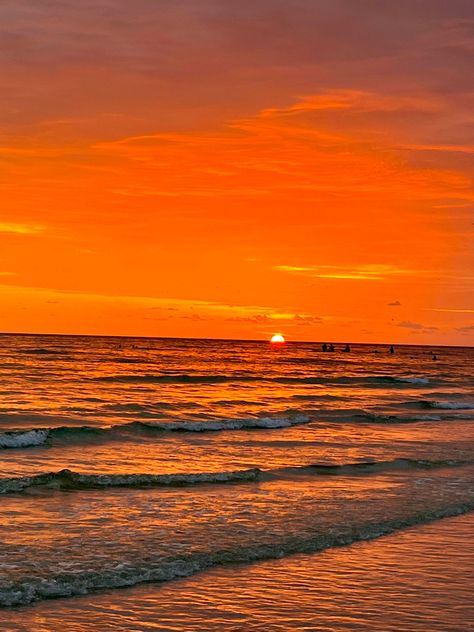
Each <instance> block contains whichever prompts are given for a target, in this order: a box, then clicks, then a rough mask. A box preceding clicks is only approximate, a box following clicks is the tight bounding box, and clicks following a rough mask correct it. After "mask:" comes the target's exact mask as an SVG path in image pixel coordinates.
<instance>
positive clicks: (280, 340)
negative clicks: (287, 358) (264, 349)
mask: <svg viewBox="0 0 474 632" xmlns="http://www.w3.org/2000/svg"><path fill="white" fill-rule="evenodd" d="M270 342H271V343H272V345H281V344H283V343H284V342H285V339H284V338H283V336H282V335H281V334H275V335H274V336H272V337H271V338H270Z"/></svg>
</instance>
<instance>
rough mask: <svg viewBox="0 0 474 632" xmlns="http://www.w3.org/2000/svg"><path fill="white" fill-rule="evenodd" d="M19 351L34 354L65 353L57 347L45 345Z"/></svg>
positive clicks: (19, 351) (19, 350)
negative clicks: (48, 347)
mask: <svg viewBox="0 0 474 632" xmlns="http://www.w3.org/2000/svg"><path fill="white" fill-rule="evenodd" d="M17 353H26V354H32V355H64V353H65V352H64V351H58V350H57V349H45V348H43V347H32V348H31V349H18V351H17Z"/></svg>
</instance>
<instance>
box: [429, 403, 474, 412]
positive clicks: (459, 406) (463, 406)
mask: <svg viewBox="0 0 474 632" xmlns="http://www.w3.org/2000/svg"><path fill="white" fill-rule="evenodd" d="M430 407H431V408H441V409H445V410H470V409H471V408H474V402H430Z"/></svg>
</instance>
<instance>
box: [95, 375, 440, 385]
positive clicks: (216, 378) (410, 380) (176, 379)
mask: <svg viewBox="0 0 474 632" xmlns="http://www.w3.org/2000/svg"><path fill="white" fill-rule="evenodd" d="M91 379H92V380H93V381H95V382H112V383H118V384H120V383H131V384H134V383H145V384H220V383H225V382H275V383H278V384H345V385H354V386H357V385H374V386H376V385H380V384H417V385H428V384H430V380H429V379H428V378H426V377H404V376H392V375H363V376H339V377H328V376H290V377H283V376H279V377H278V376H277V377H265V376H258V375H242V374H237V375H197V374H187V373H184V374H159V375H154V374H145V375H140V374H123V375H122V374H119V375H103V376H100V377H94V378H91Z"/></svg>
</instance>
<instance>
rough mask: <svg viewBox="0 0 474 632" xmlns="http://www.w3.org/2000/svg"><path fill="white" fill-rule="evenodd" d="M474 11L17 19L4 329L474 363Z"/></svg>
mask: <svg viewBox="0 0 474 632" xmlns="http://www.w3.org/2000/svg"><path fill="white" fill-rule="evenodd" d="M473 67H474V3H473V2H472V1H471V0H466V1H463V0H451V1H450V2H449V3H448V2H446V1H445V0H410V1H408V0H396V1H395V0H387V1H386V2H379V1H376V0H293V1H292V2H288V1H280V0H252V1H251V2H250V1H246V0H240V1H239V2H231V1H223V0H192V1H191V0H176V1H174V2H164V1H161V0H135V1H134V2H133V3H131V2H129V0H94V1H93V2H92V1H89V0H84V1H82V2H79V3H77V2H71V1H70V0H67V1H61V0H3V2H2V3H1V6H0V71H1V72H0V89H1V93H2V99H1V102H0V135H1V138H0V165H1V168H0V192H1V195H0V331H5V332H8V331H16V332H21V331H24V332H45V333H84V334H112V335H116V334H125V335H150V336H190V337H223V338H250V339H260V338H262V339H265V338H268V337H270V336H271V334H273V333H275V332H281V333H283V334H284V335H285V336H286V337H287V339H290V340H332V341H346V340H348V341H359V342H369V341H370V342H372V341H379V342H393V343H401V342H405V343H414V344H423V343H426V344H432V343H440V344H474V298H473V297H474V239H473V237H474V223H473V222H474V214H473V209H474V186H473V180H472V173H473V162H474V82H473V73H472V68H473Z"/></svg>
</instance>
